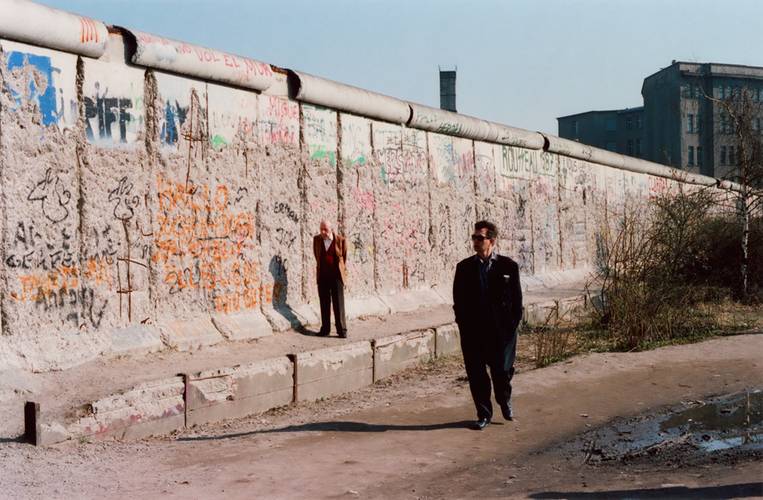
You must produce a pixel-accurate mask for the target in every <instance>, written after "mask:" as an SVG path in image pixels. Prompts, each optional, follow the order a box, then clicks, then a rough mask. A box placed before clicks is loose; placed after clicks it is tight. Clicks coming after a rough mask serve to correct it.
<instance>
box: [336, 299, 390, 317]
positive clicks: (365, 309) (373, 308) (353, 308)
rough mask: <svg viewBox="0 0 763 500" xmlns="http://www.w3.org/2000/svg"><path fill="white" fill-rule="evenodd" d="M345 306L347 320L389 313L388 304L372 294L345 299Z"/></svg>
mask: <svg viewBox="0 0 763 500" xmlns="http://www.w3.org/2000/svg"><path fill="white" fill-rule="evenodd" d="M345 306H346V307H345V309H346V311H347V319H348V320H351V319H355V318H362V317H364V316H386V315H388V314H390V309H389V306H388V305H387V304H385V303H384V301H383V300H381V299H380V298H379V297H377V296H373V295H372V296H369V297H361V298H349V299H346V300H345Z"/></svg>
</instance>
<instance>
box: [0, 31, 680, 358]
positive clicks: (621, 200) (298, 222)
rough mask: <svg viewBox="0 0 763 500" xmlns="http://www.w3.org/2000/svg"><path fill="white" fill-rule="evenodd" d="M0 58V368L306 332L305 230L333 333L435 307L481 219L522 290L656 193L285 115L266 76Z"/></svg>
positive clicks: (639, 176)
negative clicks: (249, 79)
mask: <svg viewBox="0 0 763 500" xmlns="http://www.w3.org/2000/svg"><path fill="white" fill-rule="evenodd" d="M0 48H1V49H2V52H1V53H0V75H1V77H2V82H0V84H1V85H2V93H1V94H0V162H1V163H0V166H1V170H0V179H1V180H2V182H1V184H2V197H1V200H2V203H1V204H0V210H1V212H2V213H1V214H0V223H1V227H2V230H1V233H0V234H2V242H0V251H1V252H2V258H3V261H4V263H5V265H4V266H3V269H2V280H0V292H2V296H1V297H0V309H1V311H2V314H0V319H1V320H2V325H1V327H2V335H1V336H0V363H1V364H2V367H19V368H24V369H31V370H38V371H45V370H52V369H64V368H67V367H70V366H74V365H76V364H79V363H83V362H85V361H88V360H92V359H96V358H98V357H102V356H110V355H114V354H130V353H143V352H149V351H156V350H161V349H164V348H176V349H195V348H197V347H198V346H202V345H212V344H217V343H220V342H227V341H235V340H241V339H251V338H256V337H258V336H263V335H269V334H271V333H272V332H273V331H278V330H283V329H285V328H289V327H290V326H294V325H296V324H305V323H307V324H311V323H312V324H314V323H315V322H316V321H317V320H318V314H317V310H318V307H317V299H318V297H317V290H316V287H315V265H314V259H313V256H312V248H311V246H312V236H313V235H314V234H315V233H316V232H317V230H318V222H319V220H320V219H322V218H326V219H328V220H330V221H333V222H335V224H336V226H337V227H338V228H339V229H340V231H341V232H342V233H344V234H345V235H346V236H347V238H348V242H349V264H348V268H349V273H350V280H349V281H350V282H349V283H348V284H347V301H348V307H349V313H350V316H351V317H352V316H357V315H360V314H369V313H375V314H384V313H386V312H389V311H399V310H406V308H413V307H416V306H419V305H426V304H431V303H437V302H440V303H441V302H443V301H449V300H450V292H449V287H450V283H451V280H452V274H453V269H454V267H455V265H456V263H457V262H458V261H459V260H460V259H462V258H464V257H466V256H468V255H469V254H470V253H471V251H470V244H469V234H470V231H471V227H472V224H473V223H474V221H475V220H477V219H479V218H482V217H489V218H491V219H493V220H495V221H496V222H497V223H498V225H499V228H500V231H501V240H500V248H501V250H502V251H503V252H504V253H506V254H508V255H510V256H512V257H514V258H515V259H516V260H517V261H518V262H519V263H520V266H521V270H522V272H523V273H524V276H525V278H526V279H527V280H528V281H531V279H532V278H533V277H539V276H546V275H553V274H558V273H561V272H567V271H580V270H585V269H586V268H588V267H590V266H591V265H592V263H593V261H594V259H595V248H596V238H597V234H599V232H600V230H601V227H602V225H603V224H608V223H612V221H613V220H614V217H613V216H616V215H617V214H618V213H622V212H623V211H624V210H628V209H630V207H632V206H633V205H634V204H638V203H643V202H645V201H646V200H648V198H649V197H650V196H653V195H655V194H657V193H659V192H663V191H664V190H666V189H668V187H669V185H670V183H671V182H673V181H669V180H667V179H665V178H662V177H655V176H650V175H648V174H645V173H632V172H626V171H624V170H619V169H616V168H612V167H607V166H603V165H601V164H594V163H590V162H588V161H586V160H584V159H577V158H570V157H568V156H563V155H560V154H556V153H550V152H546V151H542V150H538V149H528V148H526V147H520V146H517V145H510V144H506V143H505V142H504V143H493V142H488V141H483V140H478V139H473V138H467V137H468V134H467V136H465V137H460V136H457V134H456V132H458V133H461V132H460V131H461V129H460V128H458V127H455V126H450V125H449V126H448V127H444V128H442V127H441V128H440V129H437V130H441V131H442V132H444V133H436V132H429V131H425V130H420V129H416V128H409V127H407V126H405V125H404V124H395V123H389V122H386V121H380V120H378V119H373V118H369V117H363V116H359V115H357V114H353V113H348V112H346V111H344V110H339V109H332V108H325V107H321V106H317V105H314V104H308V103H305V102H299V101H296V100H293V99H290V98H289V97H288V96H289V95H294V93H293V92H290V87H289V85H288V83H287V77H286V75H285V74H283V73H280V72H274V73H273V74H272V79H273V83H272V85H271V86H270V87H269V88H268V89H267V90H265V91H263V92H256V91H253V90H244V89H241V88H234V87H232V86H226V85H221V84H219V83H215V82H213V81H203V80H199V79H195V78H192V77H188V76H182V75H180V74H171V73H168V72H165V71H163V70H159V69H150V68H143V67H139V66H134V65H131V64H129V63H128V62H126V60H125V54H126V53H128V52H129V50H127V51H126V50H125V47H124V44H123V39H122V35H120V34H119V33H117V32H114V33H111V34H110V35H109V39H108V43H107V50H106V53H105V54H104V55H103V56H101V57H100V58H99V59H92V58H89V57H85V56H78V55H73V54H70V53H66V52H62V51H57V50H51V49H47V48H41V47H36V46H32V45H26V44H21V43H17V42H12V41H7V40H2V39H0ZM205 54H206V53H205ZM213 56H214V54H213ZM201 59H203V58H201V56H200V60H201ZM222 61H223V62H225V61H228V62H231V63H232V64H233V63H236V61H237V60H234V59H231V60H229V59H223V60H222ZM223 62H221V63H220V64H223ZM236 64H237V63H236ZM454 116H456V117H458V116H460V115H454ZM446 133H447V134H456V135H445V134H446ZM536 135H537V134H536ZM499 140H503V139H499ZM540 142H541V143H542V141H540ZM673 184H675V182H673ZM434 290H437V291H438V293H435V292H434Z"/></svg>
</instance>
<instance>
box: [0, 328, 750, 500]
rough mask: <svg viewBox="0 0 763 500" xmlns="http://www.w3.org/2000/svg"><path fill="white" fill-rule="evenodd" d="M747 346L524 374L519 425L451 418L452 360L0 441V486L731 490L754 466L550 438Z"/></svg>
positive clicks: (612, 359) (732, 385) (632, 407)
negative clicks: (360, 386) (335, 394)
mask: <svg viewBox="0 0 763 500" xmlns="http://www.w3.org/2000/svg"><path fill="white" fill-rule="evenodd" d="M761 352H763V336H762V335H745V336H738V337H726V338H718V339H713V340H710V341H707V342H703V343H700V344H693V345H685V346H674V347H668V348H663V349H658V350H655V351H650V352H645V353H636V354H591V355H586V356H581V357H578V358H575V359H573V360H571V361H568V362H566V363H561V364H557V365H554V366H552V367H549V368H545V369H542V370H532V371H526V372H522V373H520V374H519V375H518V376H517V377H516V379H515V380H516V387H517V389H516V398H515V406H516V410H517V414H518V418H517V420H516V421H515V422H507V423H503V422H501V421H500V419H499V421H498V422H496V423H495V424H494V425H491V426H490V427H489V428H488V429H486V430H485V431H482V432H475V431H470V430H467V429H465V428H464V425H465V424H466V423H467V422H468V421H470V420H471V419H472V418H474V416H473V408H472V405H471V402H470V400H469V396H468V388H467V386H466V384H465V381H464V379H463V377H462V372H461V368H460V367H459V364H458V363H457V362H450V363H445V364H443V365H439V366H437V367H434V368H432V367H423V368H421V369H419V370H417V371H415V372H413V373H409V374H407V375H406V376H404V377H398V378H397V379H396V380H392V381H390V383H388V384H382V385H376V386H374V387H372V388H369V389H367V390H364V391H360V392H358V393H355V394H352V395H348V396H345V397H343V398H337V399H333V400H329V401H322V402H317V403H313V404H300V405H296V406H292V407H288V408H286V409H281V410H278V411H273V412H269V413H267V414H264V415H260V416H257V417H252V418H249V419H244V420H240V421H235V422H228V423H225V424H220V425H215V426H207V427H204V428H200V429H191V430H189V431H186V432H184V433H182V434H179V435H177V436H174V437H172V438H168V439H163V440H146V441H141V442H137V443H113V442H112V443H97V444H88V443H70V444H66V445H61V446H57V447H53V448H49V449H35V448H32V447H29V446H26V445H22V444H19V443H5V444H0V464H2V467H0V497H7V498H40V497H45V498H73V497H78V498H95V497H102V496H104V495H108V496H110V497H150V496H155V495H157V494H162V495H165V496H167V497H170V498H173V497H175V498H213V497H221V496H224V497H226V498H254V497H257V498H336V497H342V498H343V497H346V498H354V497H360V498H381V497H388V498H418V497H428V498H441V497H445V498H452V497H477V496H479V497H496V496H497V497H510V496H517V497H526V496H535V497H539V498H558V496H556V497H555V496H553V492H564V496H568V497H569V496H574V495H572V494H573V493H575V492H578V493H581V492H586V491H596V490H599V491H601V490H609V491H612V490H622V491H632V490H634V489H642V490H645V491H646V490H649V489H653V488H664V487H665V485H666V483H670V484H680V485H683V486H680V487H685V488H690V489H691V488H708V487H718V486H725V487H728V485H744V484H745V483H751V482H755V481H760V477H761V473H763V469H761V464H760V462H748V463H741V464H736V465H735V466H734V467H730V466H728V465H718V466H716V467H711V468H709V469H708V468H703V469H701V470H700V469H696V468H693V469H691V468H678V469H673V470H669V471H666V470H661V469H659V468H657V467H655V468H652V469H649V468H647V470H641V469H640V470H629V471H625V472H623V471H618V470H614V469H611V468H610V469H595V468H591V467H589V466H583V465H582V464H579V463H578V464H570V463H568V462H565V461H564V460H563V459H562V457H560V456H558V454H555V453H554V449H555V446H554V443H557V442H560V441H562V440H564V439H567V438H570V437H571V436H574V435H576V434H578V433H580V432H584V431H585V430H587V429H590V428H592V427H596V426H599V425H602V424H604V423H606V422H608V421H609V420H611V419H612V418H614V417H616V416H622V415H634V414H638V413H641V412H644V411H647V410H649V409H655V408H659V407H663V406H665V405H670V404H674V403H677V402H680V401H686V400H694V399H700V398H704V397H707V396H709V395H713V394H721V393H728V392H735V391H739V390H743V389H746V388H751V387H754V386H755V385H756V384H757V385H758V386H759V385H760V383H761V380H763V368H762V367H761V363H760V353H761ZM539 450H545V451H544V452H541V453H538V451H539ZM753 488H754V485H753ZM693 491H696V492H705V493H707V492H708V491H711V490H693ZM712 491H716V490H712ZM544 495H545V496H544ZM548 495H552V496H548Z"/></svg>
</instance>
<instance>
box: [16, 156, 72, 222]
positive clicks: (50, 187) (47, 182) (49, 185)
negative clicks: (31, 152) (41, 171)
mask: <svg viewBox="0 0 763 500" xmlns="http://www.w3.org/2000/svg"><path fill="white" fill-rule="evenodd" d="M71 199H72V193H71V191H69V190H67V189H66V188H65V187H64V184H63V182H61V179H59V178H58V174H53V172H52V169H50V168H49V169H48V170H46V171H45V178H44V179H42V180H41V181H39V182H38V183H36V184H35V185H34V187H33V188H32V190H31V191H30V192H29V194H28V195H27V200H29V201H39V202H40V204H41V205H42V213H43V215H45V218H46V219H48V220H49V221H51V222H52V223H54V224H56V223H58V222H61V221H62V220H65V219H66V218H67V217H69V209H68V208H67V205H68V204H69V201H71Z"/></svg>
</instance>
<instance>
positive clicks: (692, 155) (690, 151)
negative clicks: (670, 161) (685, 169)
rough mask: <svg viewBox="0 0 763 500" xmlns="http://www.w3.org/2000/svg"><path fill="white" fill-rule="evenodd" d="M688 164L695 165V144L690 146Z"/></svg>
mask: <svg viewBox="0 0 763 500" xmlns="http://www.w3.org/2000/svg"><path fill="white" fill-rule="evenodd" d="M686 164H687V165H694V146H689V160H688V161H687V162H686Z"/></svg>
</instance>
